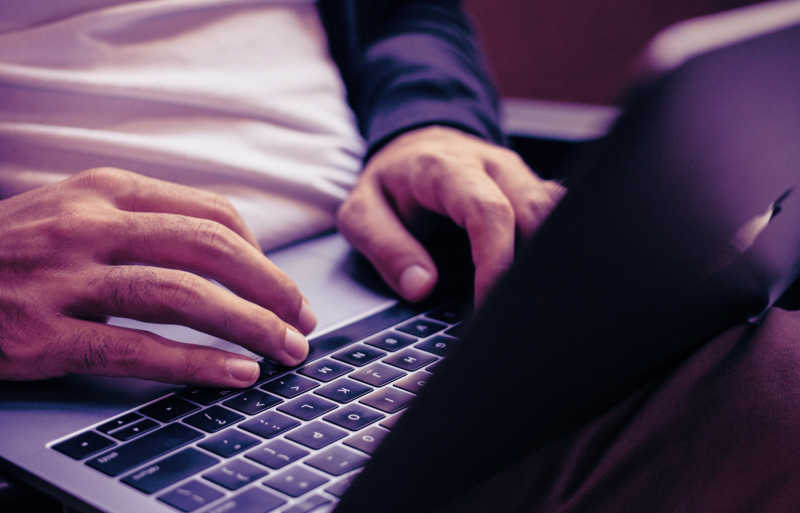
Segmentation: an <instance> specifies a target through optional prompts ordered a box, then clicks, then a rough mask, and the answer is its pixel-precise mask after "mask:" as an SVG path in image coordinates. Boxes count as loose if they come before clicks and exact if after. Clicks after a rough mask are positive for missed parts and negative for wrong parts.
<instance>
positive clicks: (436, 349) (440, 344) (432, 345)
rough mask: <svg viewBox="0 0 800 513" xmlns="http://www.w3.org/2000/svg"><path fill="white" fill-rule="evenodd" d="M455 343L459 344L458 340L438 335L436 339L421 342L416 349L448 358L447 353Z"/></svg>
mask: <svg viewBox="0 0 800 513" xmlns="http://www.w3.org/2000/svg"><path fill="white" fill-rule="evenodd" d="M454 342H457V340H456V339H454V338H452V337H445V336H444V335H436V336H435V337H433V338H429V339H428V340H426V341H424V342H420V343H419V344H417V345H415V346H414V347H416V348H417V349H421V350H423V351H427V352H429V353H432V354H435V355H437V356H447V352H448V351H449V350H450V349H451V348H452V346H453V343H454Z"/></svg>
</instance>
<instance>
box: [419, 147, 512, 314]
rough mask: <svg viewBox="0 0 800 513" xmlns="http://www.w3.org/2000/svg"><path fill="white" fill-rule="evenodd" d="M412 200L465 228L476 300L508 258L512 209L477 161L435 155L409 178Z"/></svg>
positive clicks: (504, 268)
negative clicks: (460, 161) (435, 158)
mask: <svg viewBox="0 0 800 513" xmlns="http://www.w3.org/2000/svg"><path fill="white" fill-rule="evenodd" d="M410 184H411V191H412V193H413V195H414V197H415V198H416V199H417V201H418V202H419V203H420V204H421V205H422V206H424V207H425V208H428V209H430V210H433V211H434V212H437V213H439V214H442V215H445V216H447V217H449V218H450V219H452V220H453V222H455V223H456V224H457V225H459V226H461V227H462V228H464V229H465V230H466V231H467V235H468V236H469V240H470V245H471V249H472V261H473V263H474V264H475V300H476V303H480V302H481V301H482V300H483V298H484V296H485V295H486V293H487V292H488V290H489V288H490V287H491V286H492V284H494V282H495V281H496V280H497V278H498V277H499V276H500V275H501V274H502V273H503V272H504V271H505V270H506V269H508V267H510V265H511V262H512V261H513V258H514V209H513V207H512V206H511V204H510V202H509V200H508V199H507V198H506V197H505V195H504V194H503V193H502V191H501V190H500V189H499V188H498V186H497V185H496V184H495V183H494V182H493V181H492V179H491V178H489V176H488V175H486V173H485V172H484V171H483V169H482V168H481V167H480V166H477V165H475V164H467V163H463V164H461V165H460V166H456V165H455V164H453V163H450V162H448V161H444V160H436V161H434V162H432V163H430V165H427V166H423V167H422V168H421V172H417V173H415V175H414V177H413V178H412V180H411V181H410Z"/></svg>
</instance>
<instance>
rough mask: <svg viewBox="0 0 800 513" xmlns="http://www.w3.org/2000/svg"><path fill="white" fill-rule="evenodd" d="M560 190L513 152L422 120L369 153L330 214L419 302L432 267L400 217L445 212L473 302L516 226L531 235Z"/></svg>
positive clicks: (505, 261) (508, 252)
mask: <svg viewBox="0 0 800 513" xmlns="http://www.w3.org/2000/svg"><path fill="white" fill-rule="evenodd" d="M564 193H565V189H564V187H562V186H561V185H560V184H558V183H556V182H553V181H548V180H542V179H541V178H539V177H538V176H536V174H534V173H533V171H531V170H530V168H528V166H527V165H526V164H525V163H524V162H523V161H522V159H521V158H520V157H519V156H518V155H517V154H516V153H514V152H512V151H510V150H508V149H505V148H502V147H499V146H496V145H494V144H490V143H487V142H486V141H483V140H481V139H479V138H477V137H475V136H472V135H469V134H466V133H465V132H462V131H460V130H457V129H454V128H446V127H441V126H430V127H424V128H420V129H416V130H412V131H410V132H406V133H405V134H403V135H401V136H399V137H397V138H396V139H394V140H393V141H391V142H390V143H389V144H387V145H386V146H385V147H383V148H382V149H381V150H380V151H379V152H378V153H376V154H375V155H374V156H373V157H372V158H371V159H370V160H369V162H368V163H367V166H366V168H365V170H364V172H363V174H362V175H361V178H360V180H359V182H358V184H357V185H356V187H355V189H354V190H353V191H352V193H351V194H350V196H349V197H348V198H347V200H346V201H345V202H344V203H343V204H342V206H341V207H340V208H339V212H338V216H337V220H338V225H339V230H340V231H341V232H342V234H343V235H344V236H345V238H347V240H348V241H350V243H351V244H352V245H353V246H354V247H355V248H356V249H357V250H359V251H360V252H361V253H363V254H364V255H365V256H366V257H367V259H369V260H370V262H372V264H373V265H374V266H375V268H376V269H377V270H378V272H379V273H380V274H381V276H382V277H383V279H384V280H385V281H386V283H388V284H389V286H391V287H392V288H393V289H394V290H395V291H396V292H397V293H399V294H400V295H401V296H402V297H404V298H405V299H407V300H409V301H418V300H421V299H423V298H425V297H426V296H427V295H428V294H429V293H430V292H431V291H432V290H433V287H434V285H435V284H436V281H437V279H438V272H437V269H436V266H435V264H434V262H433V259H432V258H431V256H430V255H429V254H428V252H427V251H426V250H425V248H424V247H423V246H422V244H421V243H420V242H419V241H417V240H416V239H415V238H414V237H413V236H412V235H411V234H410V233H409V231H408V230H407V227H406V225H407V224H409V223H411V222H412V220H413V218H414V217H415V216H416V215H418V214H419V213H420V211H421V210H422V209H428V210H431V211H433V212H436V213H438V214H441V215H443V216H446V217H448V218H450V219H451V220H452V221H453V222H455V223H456V224H457V225H458V226H460V227H462V228H464V229H465V230H466V231H467V235H468V236H469V240H470V246H471V250H472V260H473V263H474V264H475V300H476V304H478V303H480V301H481V300H482V299H483V298H484V296H485V295H486V293H487V292H488V289H489V288H490V287H491V285H492V284H493V283H494V282H495V280H497V278H498V277H499V276H500V274H501V273H502V272H503V271H505V270H506V269H507V268H508V267H509V266H510V265H511V262H512V260H513V258H514V238H515V229H519V232H520V234H521V235H522V236H523V237H530V236H531V235H532V234H533V233H534V232H535V231H536V229H537V228H538V227H539V226H540V225H541V224H542V222H543V221H544V220H545V218H546V217H547V215H548V214H549V213H550V211H551V210H552V209H553V208H554V207H555V205H556V204H557V203H558V201H559V200H560V199H561V197H562V196H563V195H564Z"/></svg>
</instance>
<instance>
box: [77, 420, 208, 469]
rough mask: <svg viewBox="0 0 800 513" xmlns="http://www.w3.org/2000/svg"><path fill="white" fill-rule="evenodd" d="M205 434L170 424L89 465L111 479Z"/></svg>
mask: <svg viewBox="0 0 800 513" xmlns="http://www.w3.org/2000/svg"><path fill="white" fill-rule="evenodd" d="M202 436H203V434H202V433H200V432H199V431H196V430H194V429H192V428H190V427H188V426H184V425H183V424H169V425H167V426H164V427H162V428H161V429H158V430H156V431H153V432H152V433H149V434H146V435H144V436H141V437H139V438H137V439H136V440H134V441H132V442H129V443H127V444H125V445H123V446H120V447H117V448H116V449H113V450H111V451H109V452H106V453H104V454H101V455H100V456H98V457H96V458H94V459H92V460H89V461H88V462H86V464H87V465H89V466H90V467H92V468H94V469H96V470H99V471H100V472H102V473H104V474H106V475H109V476H112V477H114V476H118V475H120V474H122V473H123V472H125V471H127V470H130V469H132V468H133V467H137V466H139V465H141V464H142V463H144V462H146V461H148V460H152V459H153V458H157V457H159V456H161V455H162V454H164V453H166V452H169V451H171V450H173V449H177V448H178V447H180V446H182V445H186V444H188V443H189V442H193V441H195V440H197V439H198V438H202Z"/></svg>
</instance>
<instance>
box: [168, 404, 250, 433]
mask: <svg viewBox="0 0 800 513" xmlns="http://www.w3.org/2000/svg"><path fill="white" fill-rule="evenodd" d="M243 418H244V417H243V416H242V415H239V414H238V413H235V412H232V411H231V410H229V409H227V408H223V407H222V406H212V407H210V408H206V409H205V410H203V411H201V412H200V413H195V414H194V415H191V416H189V417H186V418H185V419H184V420H183V421H184V422H186V423H187V424H190V425H192V426H194V427H196V428H200V429H202V430H203V431H205V432H207V433H214V432H216V431H219V430H220V429H223V428H226V427H228V426H229V425H231V424H233V423H234V422H238V421H240V420H242V419H243Z"/></svg>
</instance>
